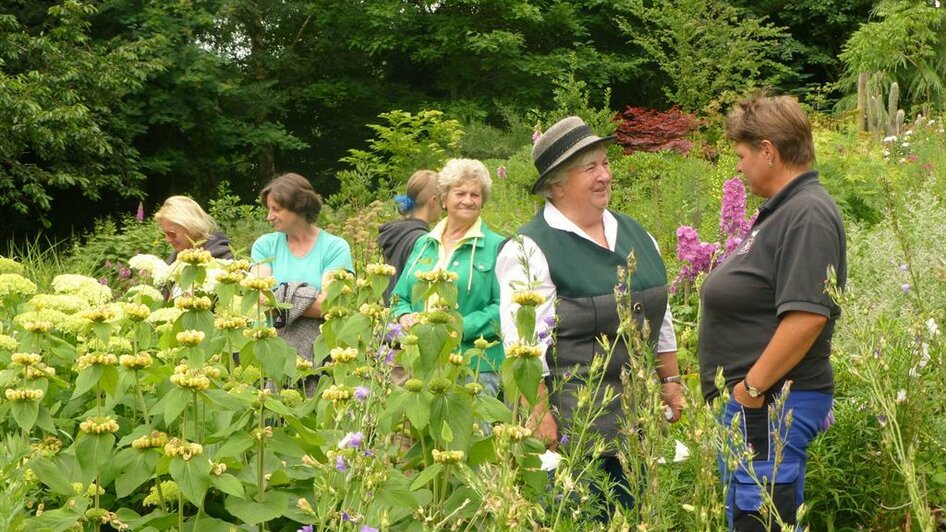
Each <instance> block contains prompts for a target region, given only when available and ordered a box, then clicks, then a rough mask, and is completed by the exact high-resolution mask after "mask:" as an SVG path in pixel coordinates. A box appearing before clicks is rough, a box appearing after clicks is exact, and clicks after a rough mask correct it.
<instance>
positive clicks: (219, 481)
mask: <svg viewBox="0 0 946 532" xmlns="http://www.w3.org/2000/svg"><path fill="white" fill-rule="evenodd" d="M210 483H211V484H213V485H214V487H215V488H217V489H218V490H220V491H222V492H224V493H226V494H227V495H233V496H234V497H240V498H241V499H245V498H246V491H244V489H243V483H242V482H240V480H239V479H237V478H236V477H235V476H233V475H231V474H230V473H224V474H222V475H220V476H217V475H210Z"/></svg>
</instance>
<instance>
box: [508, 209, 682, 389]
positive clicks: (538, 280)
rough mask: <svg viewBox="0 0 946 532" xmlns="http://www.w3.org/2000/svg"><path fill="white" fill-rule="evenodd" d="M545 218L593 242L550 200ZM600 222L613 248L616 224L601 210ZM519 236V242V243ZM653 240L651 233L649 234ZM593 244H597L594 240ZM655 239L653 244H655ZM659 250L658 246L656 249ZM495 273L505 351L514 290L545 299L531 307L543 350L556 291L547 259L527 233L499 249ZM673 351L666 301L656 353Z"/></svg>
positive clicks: (512, 339)
mask: <svg viewBox="0 0 946 532" xmlns="http://www.w3.org/2000/svg"><path fill="white" fill-rule="evenodd" d="M542 215H543V216H544V217H545V221H546V222H547V223H548V224H549V227H551V228H553V229H558V230H561V231H568V232H570V233H574V234H576V235H578V236H580V237H581V238H584V239H586V240H590V241H592V242H594V239H593V238H591V237H590V236H589V235H588V234H587V233H586V232H585V231H583V230H582V229H581V228H580V227H578V226H577V225H575V223H574V222H572V221H571V220H569V219H568V218H567V217H566V216H565V215H564V214H563V213H562V211H560V210H558V208H557V207H555V205H552V203H550V202H546V203H545V207H544V209H543V211H542ZM602 222H603V223H604V236H605V238H606V239H607V241H608V248H609V249H610V250H611V251H614V246H615V243H616V242H617V236H618V223H617V220H616V219H615V218H614V216H613V215H612V214H611V213H610V212H608V211H604V214H603V215H602ZM520 239H521V242H520ZM651 239H653V236H651ZM596 244H597V243H596ZM656 244H657V242H656V240H655V241H654V245H656ZM658 251H659V249H658ZM523 258H524V259H526V260H527V262H528V272H527V271H525V270H524V268H523V265H522V259H523ZM496 276H497V277H498V278H499V291H500V294H499V317H500V323H501V326H502V334H503V344H504V345H505V346H506V348H507V350H508V349H509V347H510V346H512V345H514V344H516V343H519V341H520V339H519V332H518V330H517V329H516V320H515V316H516V311H517V310H518V309H519V305H518V304H517V303H514V302H513V301H512V295H513V293H515V292H518V291H523V290H531V291H533V292H536V293H537V294H540V295H541V296H543V297H544V298H545V302H544V303H542V304H541V305H539V306H537V307H536V309H535V317H536V320H535V322H536V327H537V329H538V330H537V331H536V332H537V333H539V335H540V337H543V336H544V337H545V340H544V341H543V342H541V343H542V345H541V347H542V349H543V351H544V350H547V349H548V347H549V345H551V335H550V334H548V333H549V332H550V329H551V328H552V327H550V326H548V325H547V324H548V323H554V319H555V299H556V297H558V296H557V291H556V288H555V284H554V283H552V277H551V272H550V270H549V263H548V260H547V259H546V258H545V254H544V253H542V250H541V249H539V246H538V245H536V243H535V241H533V240H532V239H531V238H529V237H527V236H522V235H519V236H518V237H516V238H514V239H512V240H510V241H509V242H508V243H507V244H506V245H505V246H503V247H502V249H501V250H500V252H499V257H497V259H496ZM676 350H677V339H676V335H675V334H674V332H673V315H672V314H671V313H670V304H669V303H668V304H667V311H666V312H665V313H664V319H663V323H661V326H660V337H659V339H658V341H657V353H670V352H673V351H676ZM544 354H545V353H544V352H543V356H542V357H540V360H541V361H542V368H543V372H544V374H545V375H548V373H549V371H548V361H546V359H545V356H544Z"/></svg>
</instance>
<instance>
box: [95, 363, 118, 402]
mask: <svg viewBox="0 0 946 532" xmlns="http://www.w3.org/2000/svg"><path fill="white" fill-rule="evenodd" d="M119 376H120V375H119V372H118V368H116V367H115V366H104V367H103V368H102V376H101V377H99V386H101V387H102V390H104V391H105V393H107V394H109V395H111V396H114V395H115V392H116V391H117V390H118V378H119Z"/></svg>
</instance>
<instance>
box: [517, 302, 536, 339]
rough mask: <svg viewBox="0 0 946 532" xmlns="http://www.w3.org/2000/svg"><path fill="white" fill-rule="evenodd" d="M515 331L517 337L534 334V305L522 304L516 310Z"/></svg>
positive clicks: (530, 336)
mask: <svg viewBox="0 0 946 532" xmlns="http://www.w3.org/2000/svg"><path fill="white" fill-rule="evenodd" d="M516 331H518V333H519V338H532V337H534V336H535V307H533V306H530V305H522V306H520V307H519V309H518V310H517V311H516Z"/></svg>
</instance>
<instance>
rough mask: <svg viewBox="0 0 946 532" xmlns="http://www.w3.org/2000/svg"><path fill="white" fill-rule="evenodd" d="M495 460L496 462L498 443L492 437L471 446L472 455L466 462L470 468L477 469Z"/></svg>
mask: <svg viewBox="0 0 946 532" xmlns="http://www.w3.org/2000/svg"><path fill="white" fill-rule="evenodd" d="M494 460H496V442H495V440H494V438H493V436H490V437H488V438H484V439H482V440H479V441H477V442H476V443H474V444H473V445H471V446H470V454H469V456H468V457H467V461H466V462H467V464H468V465H469V466H470V467H476V466H478V465H480V464H482V463H484V462H492V461H494Z"/></svg>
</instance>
